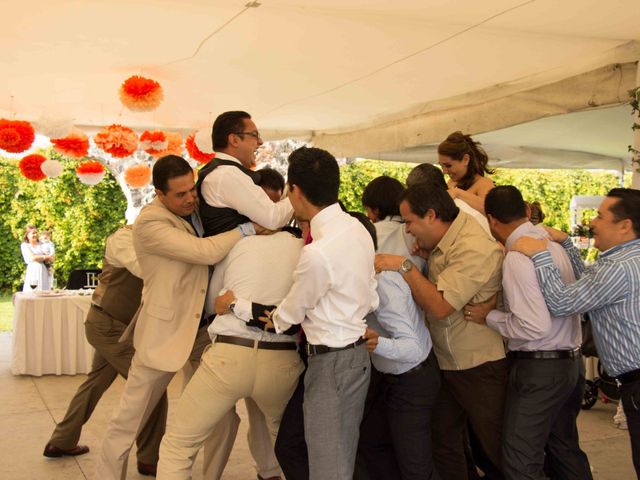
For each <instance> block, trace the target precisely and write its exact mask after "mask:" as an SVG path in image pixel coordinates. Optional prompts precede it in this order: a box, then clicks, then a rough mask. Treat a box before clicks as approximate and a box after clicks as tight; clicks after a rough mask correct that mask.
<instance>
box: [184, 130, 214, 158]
mask: <svg viewBox="0 0 640 480" xmlns="http://www.w3.org/2000/svg"><path fill="white" fill-rule="evenodd" d="M184 146H185V147H187V152H189V156H190V157H191V158H193V159H194V160H195V161H196V162H198V163H209V162H210V161H211V160H213V159H214V158H215V156H216V154H215V153H204V152H203V151H201V150H200V149H199V148H198V146H197V145H196V134H195V133H192V134H191V135H189V136H188V137H187V141H186V142H185V143H184Z"/></svg>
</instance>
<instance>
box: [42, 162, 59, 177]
mask: <svg viewBox="0 0 640 480" xmlns="http://www.w3.org/2000/svg"><path fill="white" fill-rule="evenodd" d="M40 169H41V170H42V173H44V174H45V175H46V176H47V177H49V178H56V177H59V176H60V174H61V173H62V171H63V170H64V167H63V166H62V164H61V163H60V162H59V161H58V160H46V161H44V162H42V165H40Z"/></svg>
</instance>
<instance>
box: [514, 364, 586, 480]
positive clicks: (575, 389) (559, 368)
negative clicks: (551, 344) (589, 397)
mask: <svg viewBox="0 0 640 480" xmlns="http://www.w3.org/2000/svg"><path fill="white" fill-rule="evenodd" d="M511 362H512V363H511V368H510V371H509V383H508V387H507V401H506V407H505V417H504V443H503V448H502V459H503V473H504V476H505V478H506V479H507V480H515V479H517V480H546V479H547V478H549V476H550V477H551V478H553V479H554V480H591V479H592V476H591V469H590V467H589V460H588V459H587V456H586V454H585V453H584V452H583V451H582V450H581V449H580V445H579V439H578V428H577V426H576V418H577V417H578V413H579V412H580V405H581V400H582V395H583V391H584V383H585V379H584V364H583V362H582V358H581V357H578V358H573V359H571V358H567V359H513V360H511ZM545 470H546V472H545Z"/></svg>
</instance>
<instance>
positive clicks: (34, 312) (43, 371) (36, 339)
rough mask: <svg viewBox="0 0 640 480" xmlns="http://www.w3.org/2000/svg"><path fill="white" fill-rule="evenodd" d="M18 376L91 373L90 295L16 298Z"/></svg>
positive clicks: (14, 358) (15, 369)
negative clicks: (87, 321) (86, 323)
mask: <svg viewBox="0 0 640 480" xmlns="http://www.w3.org/2000/svg"><path fill="white" fill-rule="evenodd" d="M13 303H14V315H13V356H12V362H11V372H12V373H13V374H14V375H36V376H40V375H47V374H55V375H76V374H78V373H89V371H90V370H91V360H92V357H93V347H92V346H91V345H90V344H89V342H87V339H86V337H85V333H84V321H85V317H86V316H87V312H88V311H89V307H90V306H91V296H90V295H84V296H82V295H77V294H75V295H74V294H69V293H67V294H66V295H62V296H55V297H53V296H51V297H44V296H37V295H36V294H33V293H17V294H15V295H14V299H13Z"/></svg>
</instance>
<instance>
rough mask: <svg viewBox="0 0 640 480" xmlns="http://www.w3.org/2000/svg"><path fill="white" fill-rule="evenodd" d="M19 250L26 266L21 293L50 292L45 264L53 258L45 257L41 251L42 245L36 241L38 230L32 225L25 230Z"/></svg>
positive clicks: (50, 256)
mask: <svg viewBox="0 0 640 480" xmlns="http://www.w3.org/2000/svg"><path fill="white" fill-rule="evenodd" d="M20 250H21V251H22V258H24V263H26V264H27V271H26V273H25V276H24V286H23V288H22V291H23V292H32V291H34V290H50V289H51V282H50V278H49V271H48V270H47V266H46V265H45V263H47V262H48V263H50V262H52V261H53V256H52V255H46V254H45V252H44V251H43V248H42V245H40V242H39V241H38V229H37V228H36V227H34V226H33V225H29V226H27V228H26V229H25V232H24V238H23V239H22V244H21V245H20Z"/></svg>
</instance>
